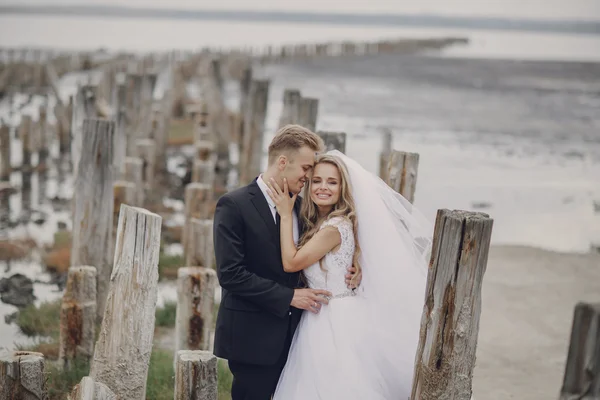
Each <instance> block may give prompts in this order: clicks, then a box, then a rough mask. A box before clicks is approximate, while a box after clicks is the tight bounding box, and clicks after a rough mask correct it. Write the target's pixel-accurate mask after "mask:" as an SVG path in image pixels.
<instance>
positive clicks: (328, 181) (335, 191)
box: [310, 163, 341, 208]
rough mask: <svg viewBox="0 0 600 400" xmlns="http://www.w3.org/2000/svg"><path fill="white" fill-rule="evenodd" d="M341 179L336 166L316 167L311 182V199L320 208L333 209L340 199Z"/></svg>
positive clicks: (318, 165) (322, 165)
mask: <svg viewBox="0 0 600 400" xmlns="http://www.w3.org/2000/svg"><path fill="white" fill-rule="evenodd" d="M340 191H341V177H340V171H338V169H337V167H336V166H335V165H332V164H329V163H321V164H317V165H316V166H315V169H314V172H313V176H312V179H311V182H310V198H311V200H312V201H313V202H314V203H315V204H316V205H317V207H319V208H327V207H329V208H330V207H333V206H334V205H335V204H336V203H337V202H338V200H339V199H340Z"/></svg>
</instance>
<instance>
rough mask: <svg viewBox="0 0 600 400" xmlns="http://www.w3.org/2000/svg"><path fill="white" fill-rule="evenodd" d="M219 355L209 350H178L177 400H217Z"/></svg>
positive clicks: (176, 372)
mask: <svg viewBox="0 0 600 400" xmlns="http://www.w3.org/2000/svg"><path fill="white" fill-rule="evenodd" d="M217 376H218V374H217V357H215V356H214V355H213V354H212V353H210V352H208V351H192V350H181V351H178V352H177V367H176V369H175V400H217Z"/></svg>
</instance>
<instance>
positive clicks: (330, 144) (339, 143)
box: [317, 131, 346, 153]
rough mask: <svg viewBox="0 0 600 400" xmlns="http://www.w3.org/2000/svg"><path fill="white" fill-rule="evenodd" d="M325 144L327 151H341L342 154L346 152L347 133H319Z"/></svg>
mask: <svg viewBox="0 0 600 400" xmlns="http://www.w3.org/2000/svg"><path fill="white" fill-rule="evenodd" d="M317 134H318V135H319V136H321V139H323V142H325V151H331V150H339V151H340V152H342V153H345V152H346V133H345V132H326V131H319V132H317Z"/></svg>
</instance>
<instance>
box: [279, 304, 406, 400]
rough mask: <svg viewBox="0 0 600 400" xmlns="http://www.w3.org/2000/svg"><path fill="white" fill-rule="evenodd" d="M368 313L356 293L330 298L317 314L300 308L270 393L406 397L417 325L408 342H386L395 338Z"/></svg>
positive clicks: (288, 397) (328, 399)
mask: <svg viewBox="0 0 600 400" xmlns="http://www.w3.org/2000/svg"><path fill="white" fill-rule="evenodd" d="M372 314H373V313H369V312H368V310H367V309H366V307H365V302H364V299H362V298H361V297H360V296H352V297H343V298H337V299H336V298H334V299H332V300H330V302H329V304H328V305H324V306H322V308H321V310H320V312H319V313H318V314H313V313H311V312H308V311H305V312H304V313H303V315H302V319H301V320H300V323H299V325H298V329H297V330H296V333H295V335H294V338H293V340H292V345H291V348H290V353H289V357H288V361H287V363H286V365H285V368H284V370H283V372H282V374H281V377H280V379H279V383H278V385H277V389H276V392H275V396H274V399H275V400H306V399H311V400H338V399H344V400H348V399H357V400H358V399H361V400H364V399H369V400H384V399H397V400H406V399H408V398H409V396H410V390H411V385H412V378H413V368H414V358H415V350H416V344H417V340H418V331H416V332H415V335H414V337H412V335H411V340H410V342H411V343H404V344H401V345H397V344H396V345H393V346H392V347H394V348H390V347H388V346H387V344H390V343H398V341H397V340H395V339H394V337H393V333H391V332H385V331H382V330H378V329H377V321H376V320H374V318H373V316H372ZM381 317H382V316H381V315H380V316H378V317H375V318H381ZM390 335H392V336H390ZM396 339H397V337H396ZM413 339H414V340H413Z"/></svg>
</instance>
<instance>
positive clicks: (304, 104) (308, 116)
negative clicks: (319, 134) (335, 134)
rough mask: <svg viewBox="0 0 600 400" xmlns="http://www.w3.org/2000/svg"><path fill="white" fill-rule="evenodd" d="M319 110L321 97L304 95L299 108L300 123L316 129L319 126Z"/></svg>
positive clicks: (313, 129)
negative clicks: (314, 97) (315, 97)
mask: <svg viewBox="0 0 600 400" xmlns="http://www.w3.org/2000/svg"><path fill="white" fill-rule="evenodd" d="M318 112H319V99H311V98H308V97H303V98H301V99H300V106H299V108H298V125H301V126H303V127H305V128H308V129H310V130H311V131H313V132H314V131H315V129H316V127H317V114H318Z"/></svg>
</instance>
